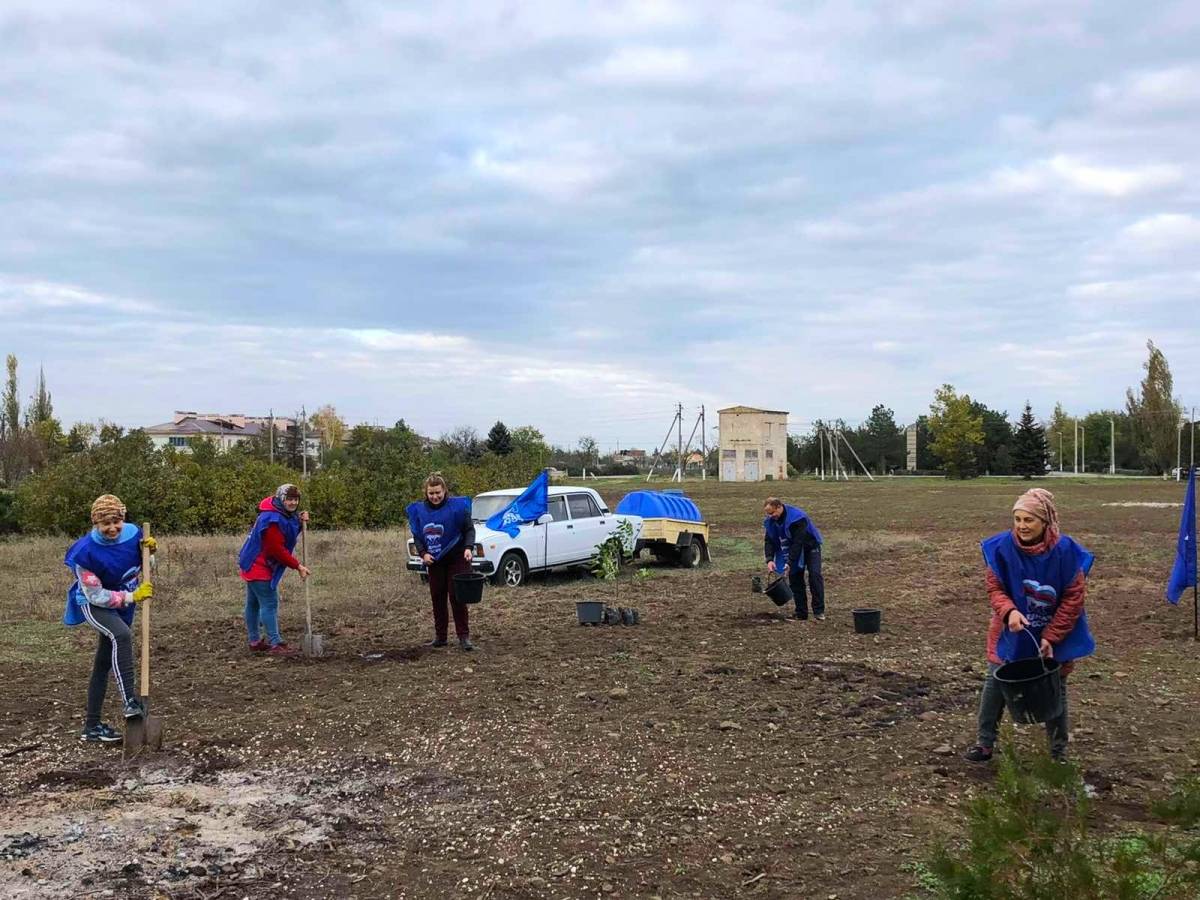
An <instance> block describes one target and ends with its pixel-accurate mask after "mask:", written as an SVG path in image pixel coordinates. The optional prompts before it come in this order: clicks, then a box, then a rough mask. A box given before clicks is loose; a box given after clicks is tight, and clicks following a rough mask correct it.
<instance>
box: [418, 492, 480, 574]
mask: <svg viewBox="0 0 1200 900" xmlns="http://www.w3.org/2000/svg"><path fill="white" fill-rule="evenodd" d="M405 512H407V513H408V527H409V528H410V529H411V530H412V533H413V537H414V539H419V540H420V541H421V542H422V543H424V544H425V549H426V550H427V551H429V555H430V556H432V557H433V561H434V562H437V561H438V560H440V559H442V558H443V557H445V555H446V554H447V553H449V552H450V551H451V550H453V549H454V548H455V547H457V546H458V545H459V544H460V543H461V542H462V539H463V535H464V534H465V533H466V531H467V528H468V527H469V526H470V524H471V498H470V497H447V498H446V500H445V502H444V503H442V505H441V506H438V507H433V506H430V505H429V503H427V502H426V501H424V500H418V501H417V502H416V503H410V504H408V507H407V508H406V509H405Z"/></svg>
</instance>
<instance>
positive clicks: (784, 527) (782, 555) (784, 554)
mask: <svg viewBox="0 0 1200 900" xmlns="http://www.w3.org/2000/svg"><path fill="white" fill-rule="evenodd" d="M801 521H806V522H808V530H809V531H811V532H812V535H813V537H814V538H816V540H817V543H818V544H822V543H824V540H823V539H822V538H821V532H820V531H818V530H817V526H816V525H815V524H814V523H813V520H812V519H810V518H809V517H808V513H806V512H805V511H804V510H802V509H801V508H800V507H798V506H788V505H787V504H786V503H785V504H784V506H783V521H782V522H780V521H779V520H778V519H776V518H775V517H774V516H767V517H766V518H765V519H763V530H764V531H766V533H767V540H768V541H770V542H771V545H772V546H773V547H774V548H775V568H776V569H778V570H779V571H780V572H782V571H783V567H784V566H785V565H787V558H788V550H789V549H791V545H792V526H793V525H795V524H796V523H797V522H801ZM796 566H797V568H803V567H804V554H803V553H801V554H800V558H799V559H798V560H797V561H796Z"/></svg>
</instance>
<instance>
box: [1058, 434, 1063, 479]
mask: <svg viewBox="0 0 1200 900" xmlns="http://www.w3.org/2000/svg"><path fill="white" fill-rule="evenodd" d="M1058 474H1059V475H1061V474H1062V432H1061V431H1060V432H1059V433H1058Z"/></svg>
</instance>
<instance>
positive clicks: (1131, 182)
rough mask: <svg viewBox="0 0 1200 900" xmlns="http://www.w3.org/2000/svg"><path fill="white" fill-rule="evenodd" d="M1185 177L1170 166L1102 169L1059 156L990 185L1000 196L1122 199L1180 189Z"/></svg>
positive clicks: (997, 176)
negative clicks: (1057, 193) (1065, 193)
mask: <svg viewBox="0 0 1200 900" xmlns="http://www.w3.org/2000/svg"><path fill="white" fill-rule="evenodd" d="M1183 177H1184V173H1183V170H1182V169H1181V168H1180V167H1179V166H1176V165H1171V164H1163V163H1146V164H1141V165H1135V166H1100V165H1094V164H1091V163H1088V162H1085V161H1084V160H1082V159H1078V158H1076V157H1073V156H1068V155H1065V154H1058V155H1055V156H1053V157H1051V158H1049V159H1044V160H1038V161H1037V162H1034V163H1030V164H1028V165H1025V166H1020V167H1016V168H1004V169H1001V170H999V171H997V172H995V173H993V175H992V178H991V184H992V186H993V187H994V188H995V189H996V190H998V191H1000V192H1001V193H1014V194H1034V193H1043V192H1046V191H1051V190H1063V189H1065V190H1069V191H1076V192H1078V193H1081V194H1093V195H1097V196H1102V197H1113V198H1121V197H1128V196H1131V195H1134V194H1142V193H1148V192H1151V191H1156V190H1161V189H1163V188H1167V187H1171V186H1173V185H1177V184H1179V183H1180V182H1181V181H1182V180H1183Z"/></svg>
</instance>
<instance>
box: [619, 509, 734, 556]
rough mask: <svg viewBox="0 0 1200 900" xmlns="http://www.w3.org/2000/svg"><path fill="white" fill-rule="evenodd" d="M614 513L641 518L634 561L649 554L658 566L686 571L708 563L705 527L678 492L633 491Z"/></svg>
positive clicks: (699, 516) (699, 515) (705, 524)
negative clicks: (663, 565)
mask: <svg viewBox="0 0 1200 900" xmlns="http://www.w3.org/2000/svg"><path fill="white" fill-rule="evenodd" d="M617 513H618V514H621V515H630V516H641V517H642V533H641V534H640V535H639V536H638V539H637V543H636V545H635V547H634V551H633V555H634V557H635V558H637V557H640V556H641V553H642V551H643V550H649V551H650V553H651V555H652V556H653V557H654V558H655V559H656V560H659V561H660V562H671V563H674V564H675V565H678V566H683V567H685V568H688V569H694V568H696V567H697V566H699V565H700V564H701V563H702V562H709V561H710V559H711V556H710V554H709V537H708V524H707V523H706V522H705V521H704V517H703V515H701V513H700V507H698V506H697V505H696V504H695V503H694V502H693V501H692V500H691V499H689V498H688V497H685V496H684V495H683V493H682V492H681V491H633V492H632V493H630V494H626V495H625V496H624V497H623V498H622V499H621V502H620V503H618V504H617Z"/></svg>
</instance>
